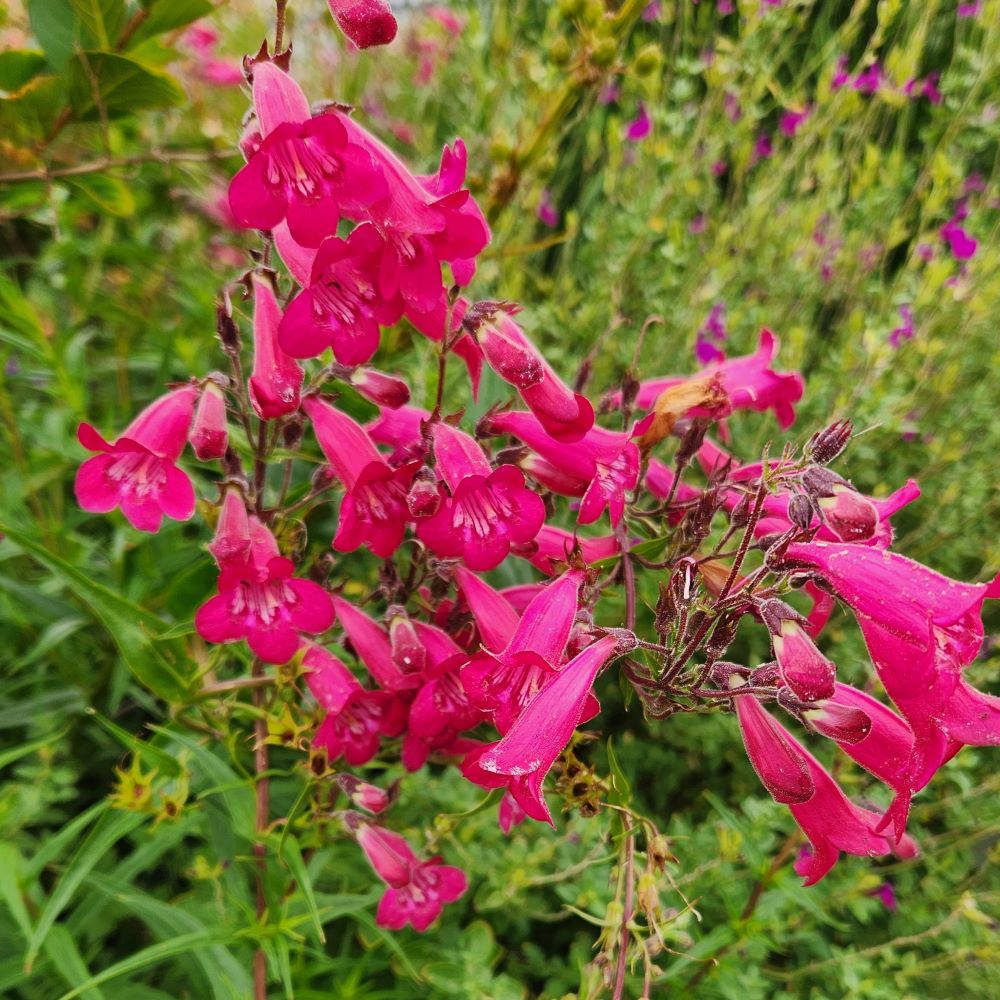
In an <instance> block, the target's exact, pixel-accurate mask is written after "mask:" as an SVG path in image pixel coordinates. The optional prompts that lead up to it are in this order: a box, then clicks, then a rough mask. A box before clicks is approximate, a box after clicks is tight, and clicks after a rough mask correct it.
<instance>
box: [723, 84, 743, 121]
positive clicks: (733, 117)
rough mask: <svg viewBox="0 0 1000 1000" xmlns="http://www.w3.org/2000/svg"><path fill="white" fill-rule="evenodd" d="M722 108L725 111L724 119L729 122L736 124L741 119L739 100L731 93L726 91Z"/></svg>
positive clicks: (741, 112)
mask: <svg viewBox="0 0 1000 1000" xmlns="http://www.w3.org/2000/svg"><path fill="white" fill-rule="evenodd" d="M723 106H724V107H725V109H726V117H727V118H728V119H729V120H730V121H731V122H738V121H739V120H740V119H741V118H742V117H743V111H742V109H741V108H740V102H739V99H738V98H737V97H736V95H735V94H734V93H733V92H732V91H730V90H727V91H726V96H725V97H724V98H723Z"/></svg>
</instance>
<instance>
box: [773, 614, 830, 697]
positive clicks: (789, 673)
mask: <svg viewBox="0 0 1000 1000" xmlns="http://www.w3.org/2000/svg"><path fill="white" fill-rule="evenodd" d="M761 618H762V619H763V620H764V624H765V625H766V626H767V627H768V630H769V631H770V632H771V642H772V644H773V646H774V655H775V658H776V659H777V661H778V666H779V667H780V668H781V676H782V679H783V680H784V681H785V683H786V684H787V685H788V686H789V687H790V688H791V689H792V691H793V692H794V693H795V695H797V696H798V697H799V698H801V699H802V700H803V701H809V702H812V701H820V700H822V699H824V698H830V697H832V695H833V692H834V685H835V683H836V677H837V667H836V664H834V663H833V662H832V661H830V660H828V659H827V658H826V657H825V656H824V655H823V654H822V653H821V652H820V651H819V650H818V649H817V648H816V645H815V644H814V643H813V641H812V639H810V638H809V635H808V634H807V633H806V631H805V629H804V628H803V627H802V619H801V616H800V615H799V614H798V613H797V612H795V611H794V610H792V609H791V608H789V607H788V605H787V604H784V603H783V602H781V601H766V602H765V603H764V605H763V607H762V608H761Z"/></svg>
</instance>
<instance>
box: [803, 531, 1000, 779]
mask: <svg viewBox="0 0 1000 1000" xmlns="http://www.w3.org/2000/svg"><path fill="white" fill-rule="evenodd" d="M785 564H786V565H787V566H788V567H791V568H796V569H811V570H814V571H815V572H817V573H818V574H819V575H820V576H821V577H823V578H824V579H825V580H826V582H827V584H828V585H829V586H830V587H831V588H832V589H833V591H834V592H835V593H836V594H837V596H838V597H840V599H841V600H842V601H844V603H846V604H847V605H849V606H850V608H851V610H852V611H853V612H854V615H855V617H856V618H857V620H858V624H859V625H860V627H861V632H862V634H863V635H864V638H865V643H866V644H867V646H868V652H869V654H870V655H871V658H872V662H873V663H874V665H875V669H876V671H877V672H878V675H879V679H880V680H881V681H882V684H883V686H884V687H885V690H886V692H887V693H888V695H889V697H890V698H891V699H892V700H893V702H894V703H895V704H896V706H897V708H898V709H899V710H900V712H901V713H902V715H903V717H904V718H905V719H906V721H907V723H908V724H909V726H910V728H911V729H912V730H913V733H914V737H915V742H914V747H913V753H912V755H911V758H910V772H909V782H910V788H911V789H912V790H914V791H916V790H917V789H920V788H922V787H923V786H924V785H925V784H927V782H928V781H929V780H930V778H931V776H932V775H933V774H934V772H935V771H936V770H937V769H938V768H939V767H940V766H941V765H942V764H943V763H944V762H945V761H946V760H947V759H948V758H949V757H950V756H952V754H953V753H954V750H955V747H956V745H969V746H997V745H1000V698H995V697H992V696H991V695H987V694H983V693H982V692H981V691H977V690H976V689H975V688H973V687H971V686H970V685H969V684H967V683H966V682H965V681H964V680H963V678H962V670H963V668H965V667H966V666H968V665H969V664H970V663H971V662H972V661H973V660H974V659H975V657H976V656H977V655H978V653H979V649H980V646H981V645H982V641H983V624H982V619H981V612H982V605H983V601H984V600H986V599H987V598H991V597H992V598H995V597H1000V577H998V578H996V579H994V580H993V581H991V582H990V583H985V584H972V583H959V582H958V581H956V580H951V579H949V578H948V577H946V576H942V575H941V574H940V573H935V572H934V571H933V570H931V569H928V568H927V567H926V566H922V565H920V564H919V563H916V562H913V561H912V560H910V559H907V558H905V557H904V556H901V555H897V554H896V553H894V552H885V551H880V550H878V549H873V548H870V547H867V546H863V545H848V544H846V543H843V544H835V543H832V542H809V543H797V544H793V545H790V546H788V550H787V553H786V557H785Z"/></svg>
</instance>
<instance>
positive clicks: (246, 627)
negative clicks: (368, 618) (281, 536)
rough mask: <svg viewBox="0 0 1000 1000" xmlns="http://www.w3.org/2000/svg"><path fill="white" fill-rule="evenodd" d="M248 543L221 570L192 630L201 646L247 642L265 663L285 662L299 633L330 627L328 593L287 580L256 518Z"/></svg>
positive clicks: (284, 562) (283, 563) (289, 567)
mask: <svg viewBox="0 0 1000 1000" xmlns="http://www.w3.org/2000/svg"><path fill="white" fill-rule="evenodd" d="M249 532H250V545H249V551H248V552H247V555H246V557H245V559H244V561H243V562H242V563H240V562H238V561H237V560H236V559H235V558H234V559H231V560H230V559H227V560H226V561H225V562H224V563H223V564H222V566H221V569H222V572H221V574H220V575H219V593H218V595H217V596H216V597H213V598H211V599H210V600H209V601H207V602H206V603H205V604H203V605H202V606H201V607H200V608H199V609H198V612H197V614H196V615H195V617H194V626H195V629H196V630H197V632H198V634H199V635H200V636H201V637H202V638H203V639H204V640H205V641H206V642H237V641H239V640H240V639H246V641H247V644H248V645H249V646H250V649H251V650H252V652H253V653H254V654H255V655H257V656H259V657H260V658H261V659H262V660H264V661H265V662H267V663H286V662H287V661H288V660H290V659H291V658H292V657H293V656H294V655H295V652H296V650H297V649H298V648H299V633H300V632H308V633H311V634H317V633H319V632H325V631H326V630H327V629H328V628H329V627H330V626H331V625H332V624H333V604H332V603H331V601H330V595H329V594H328V593H327V592H326V591H325V590H324V589H323V588H322V587H321V586H320V585H319V584H318V583H313V582H312V581H311V580H300V579H294V578H292V572H293V571H294V569H295V565H294V563H293V562H292V561H291V560H290V559H285V558H283V557H282V556H281V555H280V553H279V551H278V543H277V542H276V541H275V540H274V536H273V535H272V534H271V532H270V531H268V529H267V528H266V527H264V525H263V524H261V523H260V521H259V520H258V519H257V518H256V517H250V519H249Z"/></svg>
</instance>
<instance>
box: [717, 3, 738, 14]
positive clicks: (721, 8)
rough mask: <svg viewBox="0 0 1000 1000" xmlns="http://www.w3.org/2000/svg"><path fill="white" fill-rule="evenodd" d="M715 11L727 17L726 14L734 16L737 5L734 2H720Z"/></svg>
mask: <svg viewBox="0 0 1000 1000" xmlns="http://www.w3.org/2000/svg"><path fill="white" fill-rule="evenodd" d="M715 9H716V10H717V11H718V12H719V13H720V14H722V15H723V16H725V15H726V14H732V12H733V11H734V10H736V5H735V4H734V3H733V0H719V2H718V3H717V4H716V5H715Z"/></svg>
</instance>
